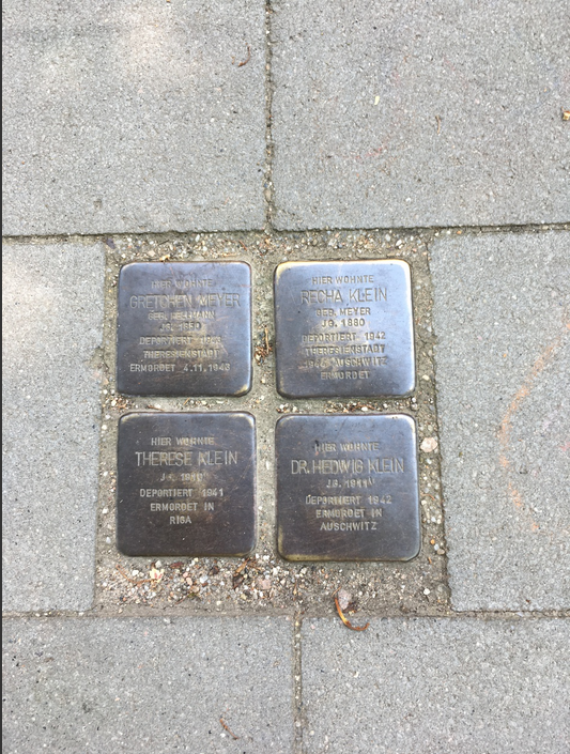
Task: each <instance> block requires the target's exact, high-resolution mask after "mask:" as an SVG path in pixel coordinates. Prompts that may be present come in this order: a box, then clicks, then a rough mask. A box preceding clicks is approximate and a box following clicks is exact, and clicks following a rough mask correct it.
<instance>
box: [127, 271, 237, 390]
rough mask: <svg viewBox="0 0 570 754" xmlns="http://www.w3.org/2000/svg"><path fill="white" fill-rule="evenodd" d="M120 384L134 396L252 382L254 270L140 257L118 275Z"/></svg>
mask: <svg viewBox="0 0 570 754" xmlns="http://www.w3.org/2000/svg"><path fill="white" fill-rule="evenodd" d="M117 350H118V353H117V384H118V388H119V390H120V391H121V392H123V393H128V394H131V395H243V394H244V393H247V391H248V390H249V389H250V388H251V269H250V267H249V265H247V264H245V263H244V262H174V263H171V262H166V263H161V262H135V263H133V264H128V265H126V266H125V267H123V269H122V270H121V274H120V277H119V319H118V349H117Z"/></svg>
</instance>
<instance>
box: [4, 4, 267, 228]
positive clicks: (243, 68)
mask: <svg viewBox="0 0 570 754" xmlns="http://www.w3.org/2000/svg"><path fill="white" fill-rule="evenodd" d="M3 22H4V45H3V47H4V64H3V68H4V81H5V89H4V117H3V131H4V224H3V234H4V235H33V234H64V233H82V234H95V233H107V232H109V233H111V232H115V233H121V232H132V231H141V232H142V231H153V232H162V231H170V230H176V231H183V230H189V229H192V230H228V229H238V230H240V229H252V228H260V227H262V225H263V221H264V199H263V177H264V170H265V167H264V166H265V88H264V87H265V3H264V2H263V0H219V2H216V3H213V4H212V3H206V4H204V3H200V2H198V0H177V2H173V3H168V2H166V0H164V2H159V3H156V2H153V0H127V1H126V2H121V3H118V4H117V3H113V2H111V1H110V0H94V1H93V2H89V3H84V4H82V5H69V4H66V3H63V2H61V0H41V2H40V1H39V0H33V1H32V2H31V3H28V5H27V6H26V12H25V13H23V12H22V10H21V6H20V5H18V3H16V2H15V0H9V1H8V2H7V3H6V4H5V9H3ZM246 60H247V63H246V64H245V65H240V64H241V63H244V62H245V61H246Z"/></svg>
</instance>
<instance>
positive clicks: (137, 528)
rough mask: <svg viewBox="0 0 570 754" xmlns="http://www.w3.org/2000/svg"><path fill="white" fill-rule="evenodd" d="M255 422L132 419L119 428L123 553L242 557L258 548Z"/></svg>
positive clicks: (239, 417) (236, 417)
mask: <svg viewBox="0 0 570 754" xmlns="http://www.w3.org/2000/svg"><path fill="white" fill-rule="evenodd" d="M255 461H256V450H255V420H254V418H253V417H252V416H250V415H249V414H244V413H235V414H234V413H232V414H150V413H149V414H129V415H127V416H124V417H122V419H121V421H120V424H119V481H118V501H117V539H118V546H119V550H120V551H121V552H123V553H124V554H125V555H142V556H145V555H146V556H154V555H219V556H222V555H236V556H237V555H247V554H248V553H249V552H251V550H252V549H253V548H254V546H255V538H256V537H255V529H256V513H255V467H256V463H255Z"/></svg>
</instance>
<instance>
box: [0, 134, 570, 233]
mask: <svg viewBox="0 0 570 754" xmlns="http://www.w3.org/2000/svg"><path fill="white" fill-rule="evenodd" d="M271 143H272V142H271ZM272 206H273V203H272ZM568 230H570V220H568V221H567V222H561V223H543V224H536V223H533V224H527V225H521V224H508V223H504V224H502V225H441V226H440V225H431V226H414V227H407V226H390V227H383V226H382V225H381V224H378V225H377V226H375V227H374V228H372V227H371V228H360V229H359V228H351V227H345V226H342V225H338V226H334V227H328V226H323V227H322V228H304V229H301V230H294V229H293V230H280V229H278V228H274V227H271V226H268V229H267V231H265V230H263V229H260V230H259V231H245V230H240V229H235V230H231V229H228V230H221V231H220V230H216V231H212V230H207V229H206V230H204V229H202V230H191V231H190V230H188V231H179V230H170V231H160V232H155V231H136V230H132V231H128V232H123V231H121V232H120V233H115V232H114V231H112V230H110V231H108V232H106V233H59V234H57V233H46V234H41V233H27V234H20V235H5V236H3V237H2V243H3V244H6V245H9V246H12V245H15V246H17V245H27V244H32V245H33V244H42V245H49V244H59V243H61V244H79V245H82V246H92V245H93V244H96V243H107V241H109V240H110V241H112V242H113V243H114V241H115V240H120V239H125V238H130V239H137V240H138V241H139V242H142V241H143V240H146V241H147V242H152V241H154V242H155V243H165V244H167V243H176V242H179V243H180V242H184V241H185V240H186V239H189V238H192V237H193V236H195V235H196V234H198V235H201V236H203V237H208V238H211V239H214V238H217V237H218V238H228V237H231V238H234V239H235V238H242V237H243V238H250V237H251V236H252V235H258V234H259V233H265V234H266V235H268V236H270V237H272V238H273V239H274V240H277V239H278V238H279V237H281V236H283V237H284V238H288V237H301V236H307V237H314V236H319V235H323V234H326V233H377V234H380V235H382V234H387V233H388V234H391V235H392V236H394V237H397V236H398V237H399V236H405V235H409V234H415V235H416V236H418V235H421V236H422V237H423V238H424V239H426V240H428V239H433V238H434V237H436V236H438V235H440V236H441V235H444V234H448V235H452V234H458V235H461V234H464V235H466V236H467V235H478V234H483V233H548V232H550V231H560V232H562V231H568Z"/></svg>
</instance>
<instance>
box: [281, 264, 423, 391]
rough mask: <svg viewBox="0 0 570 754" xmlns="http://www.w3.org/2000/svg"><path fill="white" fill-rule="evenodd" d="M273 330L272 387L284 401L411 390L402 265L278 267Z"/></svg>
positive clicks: (407, 288)
mask: <svg viewBox="0 0 570 754" xmlns="http://www.w3.org/2000/svg"><path fill="white" fill-rule="evenodd" d="M275 330H276V350H275V352H276V358H277V389H278V391H279V392H280V393H281V394H282V395H284V396H286V397H288V398H321V397H343V396H345V397H381V396H396V395H398V396H403V395H409V394H410V393H411V392H413V390H414V387H415V355H414V326H413V308H412V286H411V273H410V266H409V265H408V264H407V262H403V261H401V260H397V259H388V260H374V261H357V262H287V263H285V264H281V265H279V267H278V268H277V270H276V273H275Z"/></svg>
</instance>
